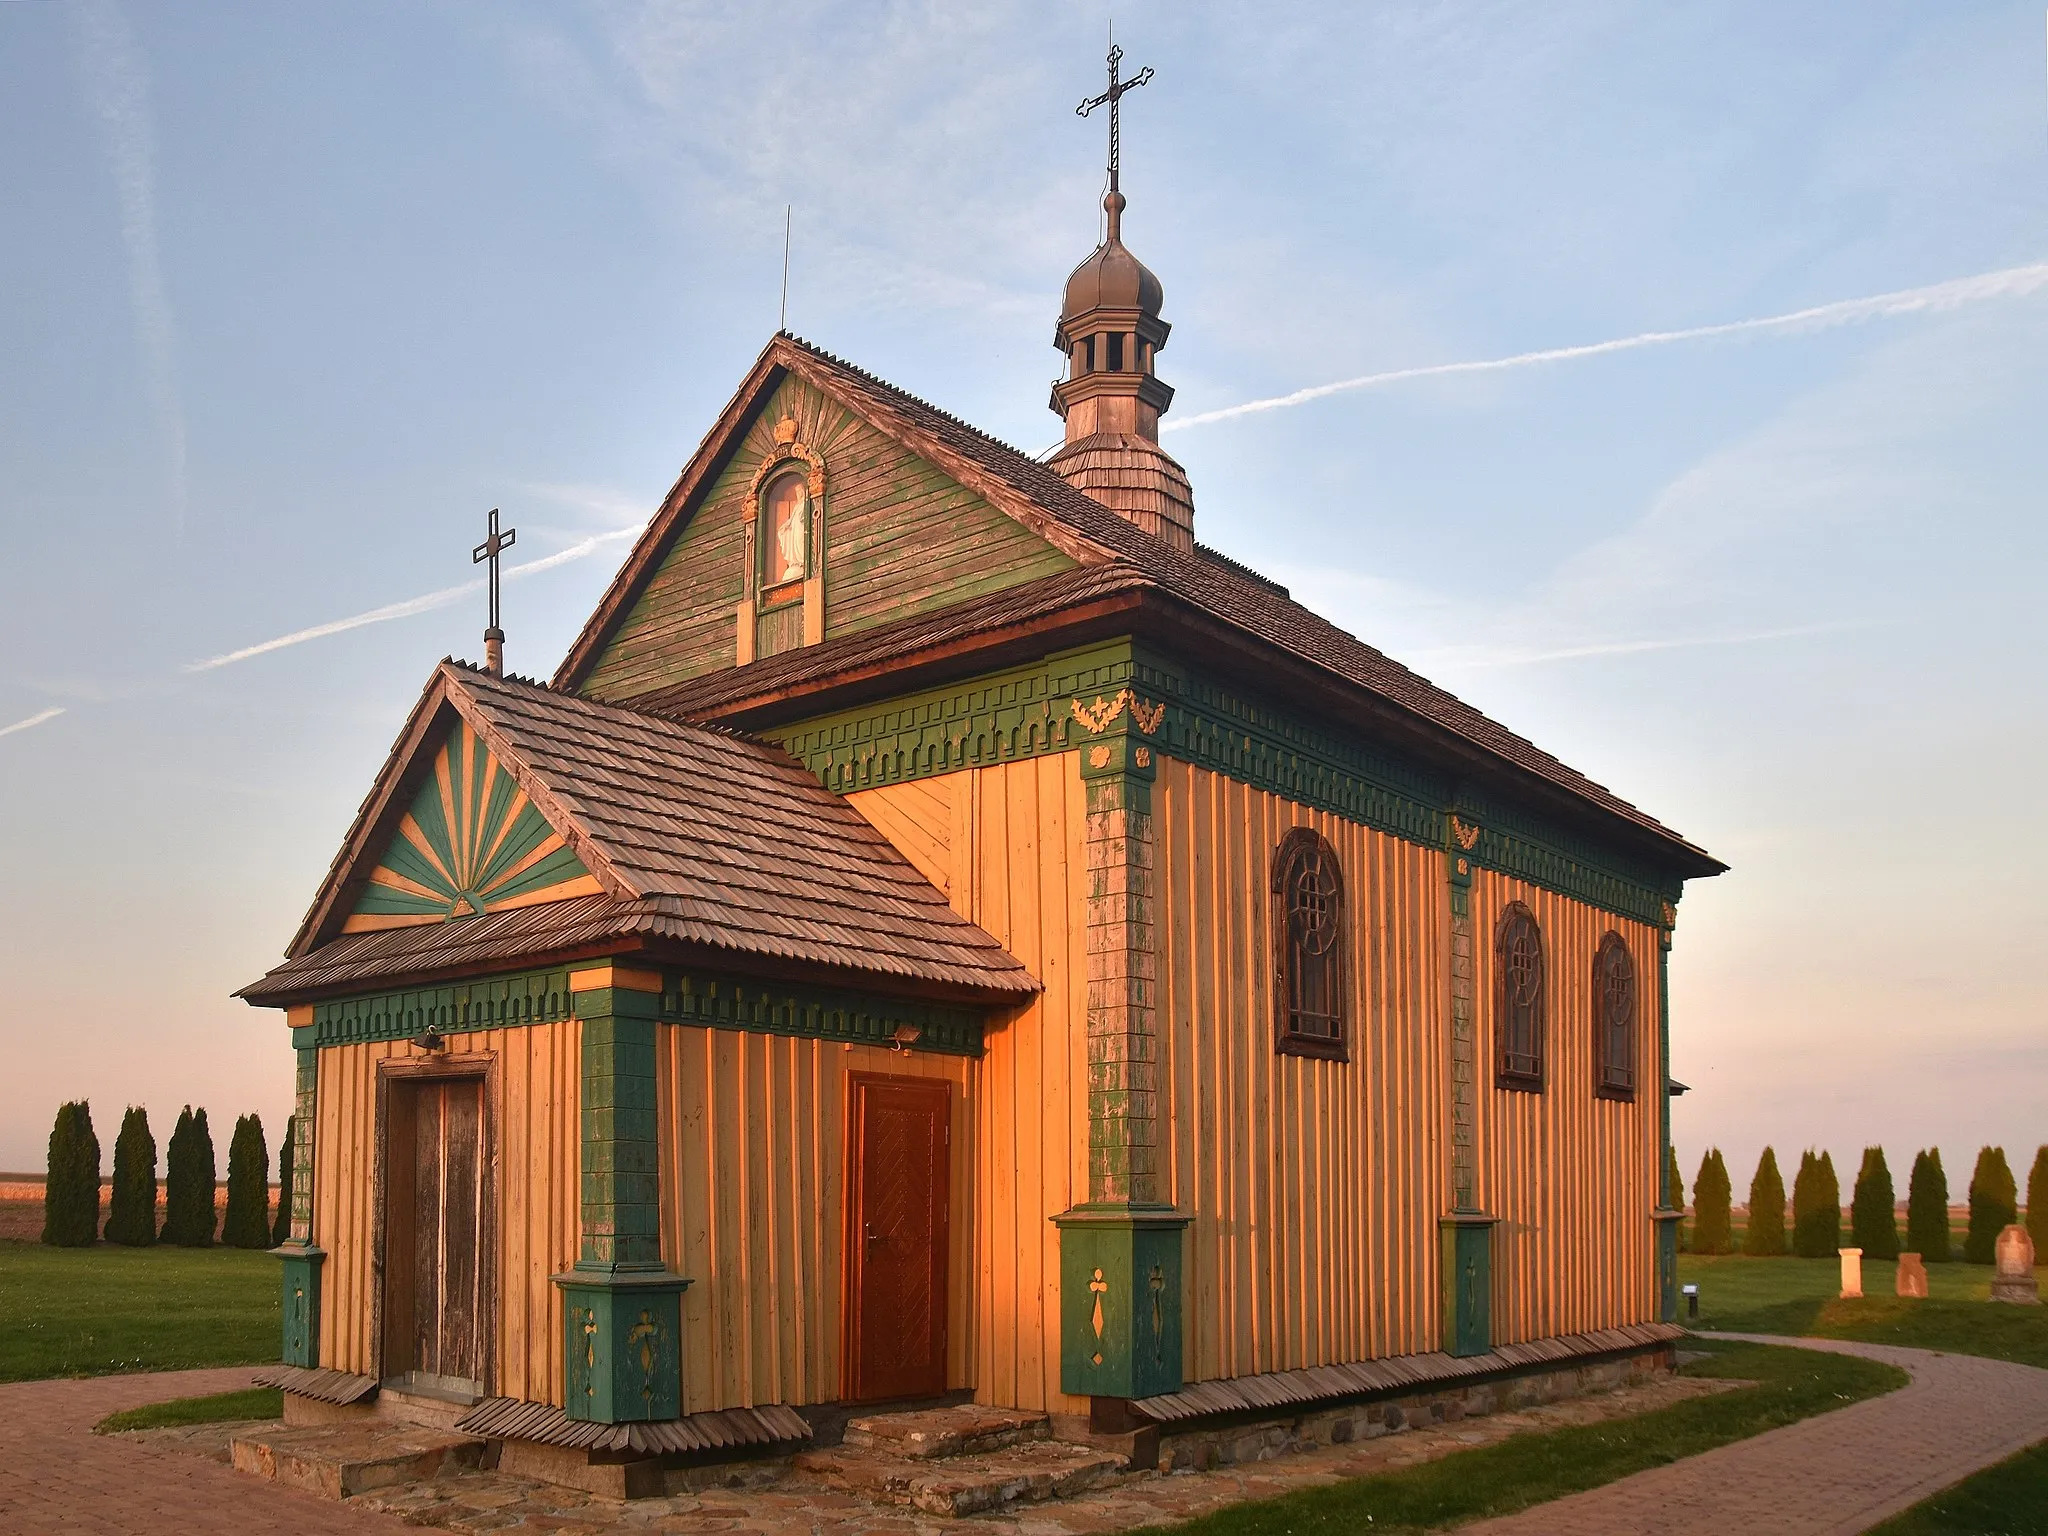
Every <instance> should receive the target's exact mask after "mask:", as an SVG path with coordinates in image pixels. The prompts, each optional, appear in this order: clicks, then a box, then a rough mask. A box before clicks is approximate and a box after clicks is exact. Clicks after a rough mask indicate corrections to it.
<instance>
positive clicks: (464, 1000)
mask: <svg viewBox="0 0 2048 1536" xmlns="http://www.w3.org/2000/svg"><path fill="white" fill-rule="evenodd" d="M572 969H574V967H569V968H565V969H562V970H552V971H525V972H520V973H517V974H514V975H510V976H492V977H487V978H484V979H481V980H477V981H465V982H455V983H451V984H449V985H447V986H438V987H417V988H414V989H412V990H410V991H404V992H380V993H375V994H371V995H369V996H364V997H351V998H344V999H342V1000H340V1001H338V1002H328V1003H316V1004H315V1005H314V1007H313V1022H312V1023H311V1024H309V1025H303V1026H301V1027H299V1028H297V1029H294V1030H293V1031H292V1043H293V1044H294V1045H295V1046H297V1047H298V1048H299V1050H300V1054H301V1068H302V1070H304V1069H305V1064H306V1062H307V1061H308V1060H310V1057H311V1053H312V1051H313V1050H314V1049H316V1048H321V1047H327V1046H336V1045H353V1044H356V1043H359V1042H362V1041H368V1040H409V1039H411V1038H413V1037H414V1036H416V1035H420V1034H423V1033H425V1032H426V1031H427V1030H428V1029H430V1028H431V1029H434V1030H437V1031H439V1032H440V1033H442V1034H444V1035H445V1034H455V1033H459V1032H462V1031H466V1030H477V1029H508V1028H517V1027H520V1026H522V1025H528V1024H553V1023H559V1022H561V1021H563V1020H566V1019H569V1018H574V1017H584V1016H588V1015H589V1014H591V1013H613V1012H629V1013H630V1012H635V1011H641V1012H644V1013H645V1014H646V1016H647V1017H650V1018H659V1019H660V1020H661V1021H662V1022H663V1023H666V1024H700V1025H704V1026H706V1027H708V1028H712V1029H738V1030H745V1031H747V1032H749V1033H752V1034H763V1035H794V1036H798V1037H801V1038H807V1039H813V1040H838V1041H846V1042H851V1043H853V1044H856V1045H906V1046H907V1048H908V1049H910V1050H915V1051H937V1052H940V1053H941V1054H944V1055H949V1056H979V1055H980V1054H981V1053H982V1031H983V1020H984V1015H985V1013H986V1012H987V1010H986V1009H982V1008H975V1007H968V1006H959V1005H951V1004H946V1003H928V1002H921V1001H914V1000H911V999H907V998H890V997H883V996H880V995H877V994H869V993H863V992H855V991H851V990H839V989H834V988H829V987H804V986H790V985H784V984H781V983H774V984H771V983H767V982H756V981H747V980H741V979H736V978H732V977H725V976H709V975H700V974H697V973H694V972H680V971H673V970H670V971H664V972H663V973H662V989H661V993H660V996H659V997H658V998H657V997H655V996H654V995H653V994H651V993H635V992H627V991H619V992H616V993H614V992H613V991H611V989H598V990H596V991H590V992H573V993H572V992H571V991H570V990H569V973H570V970H572ZM902 1030H914V1031H915V1032H916V1033H915V1035H914V1037H913V1038H911V1039H909V1040H907V1041H904V1040H899V1039H897V1034H898V1032H899V1031H902ZM303 1123H304V1124H306V1125H308V1126H310V1125H311V1124H312V1117H311V1115H310V1113H308V1114H307V1115H306V1116H305V1118H304V1121H303ZM295 1187H297V1186H295ZM303 1187H304V1188H305V1189H307V1190H308V1191H310V1190H311V1188H312V1184H311V1181H310V1180H307V1181H306V1182H305V1184H304V1186H303ZM308 1198H309V1199H310V1198H311V1197H310V1194H309V1195H308Z"/></svg>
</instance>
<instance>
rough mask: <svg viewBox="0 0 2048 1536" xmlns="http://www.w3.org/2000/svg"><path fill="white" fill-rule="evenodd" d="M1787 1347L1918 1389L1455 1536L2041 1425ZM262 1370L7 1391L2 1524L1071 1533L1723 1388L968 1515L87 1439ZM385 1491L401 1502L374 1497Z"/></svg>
mask: <svg viewBox="0 0 2048 1536" xmlns="http://www.w3.org/2000/svg"><path fill="white" fill-rule="evenodd" d="M1722 1337H1729V1338H1738V1337H1744V1336H1743V1335H1722ZM1757 1342H1759V1343H1768V1344H1784V1343H1788V1342H1795V1341H1788V1340H1785V1339H1758V1340H1757ZM1796 1342H1797V1343H1798V1344H1800V1345H1801V1346H1802V1347H1805V1348H1810V1349H1830V1350H1837V1351H1839V1352H1841V1353H1844V1354H1854V1355H1862V1356H1864V1357H1866V1358H1869V1359H1874V1360H1884V1361H1888V1362H1890V1363H1893V1364H1896V1365H1899V1366H1902V1367H1904V1368H1905V1369H1906V1370H1907V1371H1909V1372H1910V1373H1911V1374H1912V1377H1913V1382H1912V1385H1911V1386H1909V1387H1906V1388H1905V1389H1903V1390H1901V1391H1898V1392H1894V1393H1890V1394H1888V1395H1886V1396H1884V1397H1880V1398H1874V1399H1872V1400H1871V1401H1869V1402H1865V1403H1858V1404H1855V1405H1853V1406H1851V1407H1848V1408H1845V1409H1842V1410H1841V1411H1839V1412H1836V1413H1830V1414H1823V1415H1821V1416H1820V1417H1818V1418H1814V1419H1808V1420H1805V1421H1803V1422H1801V1423H1798V1424H1794V1425H1790V1426H1788V1427H1787V1428H1785V1429H1780V1430H1773V1431H1772V1432H1770V1433H1769V1434H1765V1435H1759V1436H1757V1437H1755V1438H1754V1439H1751V1440H1745V1441H1740V1442H1738V1443H1737V1444H1734V1445H1730V1446H1724V1447H1722V1448H1721V1449H1720V1450H1717V1451H1709V1452H1707V1453H1706V1454H1705V1455H1703V1456H1696V1457H1693V1458H1691V1459H1690V1460H1687V1461H1684V1462H1680V1463H1677V1464H1675V1465H1672V1466H1669V1467H1661V1468H1658V1469H1657V1470H1655V1471H1652V1472H1644V1473H1640V1474H1638V1475H1637V1476H1635V1477H1631V1478H1626V1479H1624V1480H1622V1481H1621V1482H1618V1483H1612V1484H1609V1485H1608V1486H1607V1487H1605V1488H1598V1489H1594V1490H1593V1491H1592V1492H1590V1493H1583V1494H1577V1495H1574V1496H1573V1497H1571V1498H1569V1499H1563V1500H1559V1501H1557V1502H1555V1503H1552V1504H1546V1505H1542V1506H1540V1507H1539V1508H1536V1509H1532V1510H1528V1511H1526V1512H1524V1513H1523V1514H1520V1515H1517V1516H1513V1517H1511V1518H1509V1519H1505V1520H1495V1521H1488V1522H1485V1523H1482V1524H1479V1525H1472V1526H1466V1527H1464V1528H1463V1529H1462V1532H1461V1536H1480V1533H1485V1536H1527V1533H1531V1532H1570V1533H1572V1536H1623V1533H1633V1532H1644V1533H1649V1532H1656V1533H1667V1532H1668V1533H1674V1536H1686V1533H1692V1532H1700V1533H1705V1532H1710V1531H1711V1532H1714V1533H1716V1536H1719V1533H1723V1532H1726V1531H1730V1530H1738V1531H1755V1532H1765V1531H1768V1532H1771V1533H1773V1536H1780V1533H1782V1536H1837V1533H1839V1536H1852V1533H1857V1532H1862V1531H1864V1530H1866V1529H1867V1528H1868V1527H1869V1526H1870V1525H1872V1524H1874V1523H1875V1522H1877V1521H1879V1520H1882V1519H1884V1518H1885V1517H1886V1516H1888V1515H1890V1514H1893V1513H1895V1512H1896V1511H1898V1510H1900V1509H1904V1508H1906V1507H1908V1506H1910V1505H1912V1504H1914V1503H1917V1502H1918V1501H1919V1500H1921V1499H1923V1498H1925V1497H1927V1496H1928V1495H1929V1494H1932V1493H1935V1492H1938V1491H1939V1490H1940V1489H1942V1488H1945V1487H1947V1486H1948V1485H1949V1484H1951V1483H1954V1482H1956V1481H1958V1480H1959V1479H1960V1478H1962V1477H1965V1476H1967V1475H1968V1474H1969V1473H1971V1472H1973V1471H1975V1470H1977V1469H1978V1468H1980V1467H1985V1466H1989V1465H1990V1464H1992V1463H1993V1462H1996V1461H2000V1460H2002V1459H2004V1458H2005V1457H2006V1456H2009V1455H2011V1454H2012V1453H2014V1452H2015V1451H2018V1450H2021V1449H2023V1448H2024V1447H2026V1446H2028V1445H2031V1444H2033V1443H2035V1442H2037V1441H2040V1440H2042V1439H2048V1371H2039V1370H2034V1369H2031V1368H2029V1367H2027V1366H2019V1365H2006V1364H2004V1363H2002V1362H1999V1361H1994V1360H1979V1359H1975V1358H1973V1357H1970V1356H1966V1355H1938V1354H1932V1353H1929V1352H1927V1351H1924V1350H1912V1349H1892V1348H1888V1347H1885V1346H1881V1345H1871V1344H1844V1343H1837V1342H1835V1341H1832V1340H1818V1339H1802V1340H1798V1341H1796ZM250 1375H251V1373H250V1371H249V1370H247V1369H237V1370H220V1371H180V1372H173V1373H165V1374H161V1375H152V1376H107V1377H100V1378H98V1379H96V1380H91V1381H48V1382H29V1383H23V1384H20V1385H13V1386H0V1533H4V1536H16V1533H23V1536H28V1533H33V1536H46V1533H47V1536H69V1533H74V1532H76V1533H81V1536H83V1533H93V1536H185V1533H189V1532H215V1531H233V1532H237V1533H241V1532H247V1533H252V1536H328V1533H335V1536H368V1533H377V1532H384V1533H396V1532H398V1531H402V1530H404V1529H405V1528H406V1526H407V1525H412V1524H432V1525H437V1526H442V1527H444V1528H447V1529H449V1530H451V1531H456V1532H476V1533H479V1536H480V1533H482V1532H485V1531H495V1530H505V1529H518V1530H539V1529H547V1530H549V1531H551V1532H554V1533H557V1536H569V1533H572V1532H574V1533H586V1532H587V1533H592V1536H596V1533H600V1532H603V1533H623V1532H625V1531H634V1532H655V1531H659V1532H663V1533H674V1536H686V1533H696V1532H710V1531H720V1532H725V1533H731V1536H741V1533H746V1536H754V1533H759V1536H841V1533H843V1536H855V1533H859V1536H876V1533H883V1532H890V1533H902V1536H911V1533H927V1532H929V1533H938V1532H947V1533H957V1532H963V1531H966V1532H973V1531H981V1532H986V1533H988V1536H996V1533H999V1532H1002V1531H1012V1532H1018V1533H1025V1532H1029V1533H1031V1536H1056V1533H1071V1536H1079V1533H1083V1532H1107V1531H1116V1530H1121V1529H1127V1528H1129V1527H1130V1526H1133V1525H1139V1524H1145V1523H1148V1522H1158V1521H1164V1520H1176V1519H1185V1518H1187V1517H1189V1516H1191V1515H1197V1514H1202V1513H1205V1512H1207V1511H1209V1510H1212V1509H1216V1508H1218V1507H1220V1506H1222V1505H1226V1504H1232V1503H1236V1502H1238V1501H1239V1500H1242V1499H1247V1498H1270V1497H1272V1496H1274V1495H1275V1494H1280V1493H1286V1492H1290V1491H1292V1490H1294V1489H1297V1488H1304V1487H1312V1486H1316V1485H1319V1484H1327V1483H1331V1482H1336V1481H1338V1480H1340V1479H1343V1478H1346V1477H1358V1476H1362V1475H1368V1474H1370V1473H1373V1472H1379V1471H1385V1470H1388V1469H1390V1468H1392V1467H1397V1466H1403V1465H1413V1464H1414V1463H1416V1462H1421V1461H1430V1460H1434V1459H1436V1458H1437V1457H1439V1456H1443V1455H1448V1454H1450V1453H1451V1452H1453V1451H1458V1450H1463V1449H1466V1448H1468V1447H1471V1446H1474V1445H1485V1444H1491V1443H1494V1442H1496V1441H1499V1440H1502V1439H1505V1438H1507V1437H1508V1436H1510V1435H1513V1434H1516V1433H1520V1432H1524V1431H1528V1430H1544V1429H1555V1428H1559V1427H1562V1426H1563V1425H1565V1424H1571V1423H1591V1422H1599V1421H1601V1420H1606V1419H1612V1418H1615V1417H1620V1416H1625V1415H1628V1414H1633V1413H1641V1412H1645V1411H1647V1410H1650V1409H1653V1408H1657V1407H1661V1406H1664V1405H1665V1404H1667V1403H1670V1402H1674V1401H1678V1400H1680V1399H1682V1398H1685V1397H1689V1396H1697V1395H1700V1394H1702V1393H1704V1392H1710V1391H1714V1390H1718V1389H1719V1387H1720V1384H1718V1383H1710V1382H1705V1381H1699V1380H1687V1381H1673V1380H1666V1381H1663V1382H1660V1383H1656V1384H1652V1385H1648V1386H1643V1387H1634V1388H1628V1389H1625V1390H1622V1391H1617V1392H1612V1393H1603V1394H1599V1395H1597V1396H1595V1397H1591V1398H1579V1399H1574V1400H1572V1401H1569V1402H1564V1403H1556V1404H1551V1405H1547V1406H1545V1407H1542V1408H1533V1409H1527V1410H1523V1411H1520V1412H1516V1413H1503V1414H1496V1415H1489V1416H1487V1417H1485V1418H1480V1419H1468V1420H1466V1421H1464V1422H1463V1423H1461V1424H1446V1425H1442V1426H1440V1427H1437V1428H1434V1429H1423V1430H1414V1431H1406V1432H1403V1433H1401V1434H1398V1435H1389V1436H1387V1437H1385V1438H1383V1439H1380V1440H1374V1441H1370V1442H1364V1443H1360V1444H1354V1445H1346V1446H1331V1447H1328V1448H1327V1449H1324V1450H1320V1451H1314V1452H1309V1453H1307V1454H1304V1455H1296V1456H1285V1457H1281V1458H1280V1459H1278V1460H1275V1461H1268V1462H1259V1463H1255V1464H1253V1465H1250V1466H1243V1467H1224V1468H1219V1469H1218V1470H1217V1471H1215V1472H1208V1473H1196V1474H1189V1475H1178V1476H1174V1477H1168V1478H1157V1477H1152V1478H1146V1477H1138V1478H1131V1479H1128V1480H1124V1481H1122V1482H1120V1483H1119V1484H1117V1485H1116V1486H1114V1487H1113V1488H1109V1489H1104V1490H1102V1491H1100V1492H1097V1493H1094V1494H1088V1495H1084V1496H1082V1497H1081V1498H1078V1499H1075V1500H1072V1501H1070V1502H1063V1503H1055V1504H1044V1505H1035V1506H1031V1507H1029V1508H1026V1509H1020V1510H1018V1511H1016V1512H1015V1513H1014V1514H1011V1515H1008V1516H995V1517H986V1516H985V1517H981V1518H978V1519H976V1520H974V1521H973V1522H971V1523H962V1522H958V1521H941V1520H937V1519H934V1518H932V1517H929V1516H922V1515H918V1514H916V1513H915V1512H913V1511H910V1510H897V1509H878V1508H876V1507H875V1506H872V1505H867V1504H864V1503H862V1502H861V1501H859V1500H857V1499H853V1498H851V1497H848V1496H846V1495H841V1494H833V1493H830V1492H827V1491H825V1490H823V1489H815V1488H800V1487H797V1486H795V1485H792V1484H789V1483H784V1484H782V1485H779V1486H777V1487H774V1488H754V1489H729V1490H728V1489H720V1490H716V1491H706V1492H704V1493H700V1494H695V1495H686V1496H679V1497H676V1498H672V1499H652V1500H647V1501H644V1502H642V1503H638V1504H635V1505H628V1506H624V1507H621V1506H619V1505H606V1504H603V1503H602V1502H601V1501H594V1500H591V1499H589V1498H587V1497H585V1496H582V1495H577V1494H574V1493H571V1492H569V1491H568V1490H550V1489H545V1488H543V1487H541V1486H539V1485H536V1484H531V1483H523V1482H521V1481H520V1480H519V1479H516V1478H508V1477H502V1476H500V1475H499V1474H497V1473H474V1472H472V1473H463V1474H460V1475H459V1476H454V1477H444V1478H438V1479H435V1480H434V1481H433V1482H432V1483H425V1484H415V1485H411V1486H409V1487H406V1488H401V1489H392V1490H387V1491H383V1492H380V1493H379V1494H377V1495H371V1496H365V1498H364V1499H362V1500H357V1501H351V1502H350V1503H348V1504H334V1503H330V1502H328V1501H327V1500H324V1499H320V1498H316V1497H314V1496H313V1495H311V1494H303V1493H298V1492H296V1491H294V1490H291V1489H286V1488H280V1487H278V1486H277V1485H276V1484H274V1483H266V1482H261V1481H258V1480H257V1479H255V1478H251V1477H245V1476H243V1475H241V1474H239V1473H236V1472H234V1471H232V1470H230V1469H229V1468H228V1467H226V1466H224V1465H222V1464H221V1463H220V1462H218V1461H216V1460H213V1459H210V1458H209V1457H207V1456H205V1455H202V1454H195V1451H197V1450H201V1449H203V1448H204V1447H203V1446H202V1445H201V1444H200V1441H201V1440H202V1439H203V1436H202V1435H201V1432H200V1431H187V1432H184V1434H185V1435H186V1436H187V1437H189V1438H188V1439H186V1440H185V1441H183V1442H182V1443H181V1442H180V1441H179V1439H178V1438H177V1437H176V1436H174V1435H172V1433H171V1432H168V1431H166V1432H164V1437H163V1438H159V1439H156V1440H153V1441H152V1440H150V1439H144V1438H139V1437H119V1438H108V1437H100V1436H95V1435H93V1434H92V1433H91V1429H92V1426H93V1425H94V1424H96V1423H98V1422H99V1421H100V1420H101V1419H102V1418H104V1417H106V1415H108V1414H110V1413H114V1412H116V1411H118V1410H120V1409H122V1408H131V1407H135V1406H138V1405H140V1404H143V1403H150V1402H161V1401H163V1400H164V1399H166V1398H171V1397H191V1396H198V1395H201V1394H204V1393H211V1392H228V1391H233V1390H235V1389H237V1388H240V1387H244V1386H247V1385H249V1384H250ZM373 1498H374V1500H375V1502H376V1503H377V1504H381V1505H383V1506H384V1510H385V1511H389V1512H380V1511H379V1510H378V1509H376V1508H373V1507H371V1500H372V1499H373ZM400 1516H404V1517H407V1518H405V1519H403V1520H401V1518H400Z"/></svg>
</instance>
